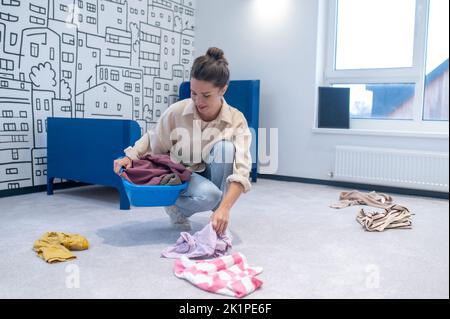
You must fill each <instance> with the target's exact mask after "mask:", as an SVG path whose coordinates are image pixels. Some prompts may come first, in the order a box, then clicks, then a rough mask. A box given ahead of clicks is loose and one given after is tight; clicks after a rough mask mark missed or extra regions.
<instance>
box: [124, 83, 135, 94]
mask: <svg viewBox="0 0 450 319" xmlns="http://www.w3.org/2000/svg"><path fill="white" fill-rule="evenodd" d="M124 90H125V92H131V91H132V90H133V84H131V83H128V82H126V83H125V84H124Z"/></svg>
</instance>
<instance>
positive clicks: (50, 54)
mask: <svg viewBox="0 0 450 319" xmlns="http://www.w3.org/2000/svg"><path fill="white" fill-rule="evenodd" d="M49 58H50V60H54V59H55V48H50V53H49Z"/></svg>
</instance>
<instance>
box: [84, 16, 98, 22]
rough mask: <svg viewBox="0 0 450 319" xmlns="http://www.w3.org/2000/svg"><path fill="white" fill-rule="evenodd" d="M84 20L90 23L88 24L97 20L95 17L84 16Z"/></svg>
mask: <svg viewBox="0 0 450 319" xmlns="http://www.w3.org/2000/svg"><path fill="white" fill-rule="evenodd" d="M86 22H87V23H90V24H95V23H96V22H97V19H95V18H94V17H89V16H88V17H86Z"/></svg>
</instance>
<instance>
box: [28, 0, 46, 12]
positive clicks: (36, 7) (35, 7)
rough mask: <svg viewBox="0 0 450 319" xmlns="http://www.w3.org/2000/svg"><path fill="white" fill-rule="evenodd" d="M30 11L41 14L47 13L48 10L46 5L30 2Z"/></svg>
mask: <svg viewBox="0 0 450 319" xmlns="http://www.w3.org/2000/svg"><path fill="white" fill-rule="evenodd" d="M30 11H33V12H36V13H40V14H46V13H47V10H46V9H45V8H44V7H40V6H36V5H34V4H31V3H30Z"/></svg>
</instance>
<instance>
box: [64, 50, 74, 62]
mask: <svg viewBox="0 0 450 319" xmlns="http://www.w3.org/2000/svg"><path fill="white" fill-rule="evenodd" d="M62 60H63V61H64V62H69V63H72V62H73V61H74V54H73V53H70V52H63V53H62Z"/></svg>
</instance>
